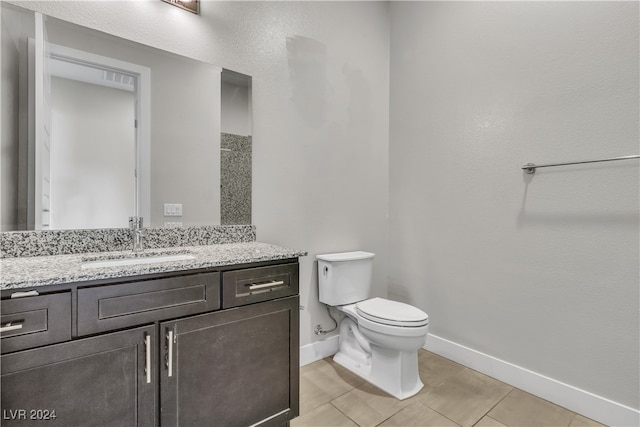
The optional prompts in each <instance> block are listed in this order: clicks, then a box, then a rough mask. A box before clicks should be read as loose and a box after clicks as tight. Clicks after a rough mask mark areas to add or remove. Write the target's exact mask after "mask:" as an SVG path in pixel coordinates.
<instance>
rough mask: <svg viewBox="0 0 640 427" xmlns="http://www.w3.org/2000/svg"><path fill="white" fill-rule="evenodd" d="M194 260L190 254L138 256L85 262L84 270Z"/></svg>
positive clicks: (83, 264)
mask: <svg viewBox="0 0 640 427" xmlns="http://www.w3.org/2000/svg"><path fill="white" fill-rule="evenodd" d="M192 259H196V257H195V256H193V255H188V254H176V255H149V256H136V257H133V258H118V259H105V260H97V261H88V262H83V263H82V268H83V269H85V268H104V267H122V266H127V265H139V264H155V263H158V262H171V261H188V260H192Z"/></svg>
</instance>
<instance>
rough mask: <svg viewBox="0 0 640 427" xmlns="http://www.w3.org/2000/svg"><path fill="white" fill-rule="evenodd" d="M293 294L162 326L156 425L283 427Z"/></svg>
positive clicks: (292, 394) (294, 375)
mask: <svg viewBox="0 0 640 427" xmlns="http://www.w3.org/2000/svg"><path fill="white" fill-rule="evenodd" d="M298 307H299V302H298V297H297V296H296V297H290V298H284V299H280V300H275V301H269V302H263V303H258V304H253V305H249V306H245V307H240V308H234V309H230V310H225V311H221V312H216V313H210V314H204V315H200V316H193V317H190V318H186V319H182V320H178V321H174V322H165V323H163V324H161V325H160V327H161V336H162V337H164V338H163V339H164V340H165V343H164V345H163V350H162V355H161V362H160V363H161V365H164V366H162V368H161V374H160V377H161V381H160V395H161V400H162V403H161V413H162V415H161V422H162V426H176V425H180V426H198V427H205V426H234V427H241V426H250V425H254V424H259V425H265V426H266V425H283V424H286V423H287V421H288V420H290V419H292V418H294V417H296V416H297V415H298V413H299V408H298V381H299V351H300V350H299V336H298V328H299V312H298Z"/></svg>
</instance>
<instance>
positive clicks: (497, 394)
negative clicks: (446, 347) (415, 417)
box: [420, 368, 513, 427]
mask: <svg viewBox="0 0 640 427" xmlns="http://www.w3.org/2000/svg"><path fill="white" fill-rule="evenodd" d="M512 389H513V387H511V386H509V385H507V384H504V383H502V382H500V381H498V380H495V379H493V378H491V377H488V376H486V375H483V374H481V373H479V372H476V371H474V370H471V369H468V368H465V369H463V370H462V371H460V372H458V373H457V374H455V375H453V376H451V377H450V378H448V379H447V381H445V382H443V383H442V384H440V385H438V386H437V387H435V388H434V389H433V390H431V391H429V392H428V393H426V394H423V395H422V396H420V399H421V402H422V403H424V404H425V405H427V406H429V407H430V408H432V409H434V410H436V411H437V412H439V413H441V414H442V415H444V416H445V417H447V418H449V419H451V420H453V421H455V422H456V423H458V424H460V425H461V426H463V427H470V426H472V425H474V424H475V423H476V422H477V421H478V420H480V418H482V417H483V416H484V415H486V413H487V412H488V411H489V410H490V409H491V408H493V406H495V404H496V403H498V402H499V401H500V400H501V399H502V398H503V397H505V396H506V395H507V393H509V391H511V390H512ZM499 421H500V420H499Z"/></svg>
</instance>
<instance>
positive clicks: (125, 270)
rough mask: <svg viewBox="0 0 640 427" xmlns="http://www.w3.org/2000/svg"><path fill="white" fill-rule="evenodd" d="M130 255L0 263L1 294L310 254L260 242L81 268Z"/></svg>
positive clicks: (174, 251)
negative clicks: (172, 257)
mask: <svg viewBox="0 0 640 427" xmlns="http://www.w3.org/2000/svg"><path fill="white" fill-rule="evenodd" d="M133 254H134V253H133V252H131V251H121V252H94V253H85V254H74V255H52V256H37V257H19V258H3V259H0V290H5V289H20V288H31V287H35V286H46V285H57V284H62V283H70V282H82V281H90V280H99V279H109V278H117V277H128V276H136V275H144V274H152V273H165V272H171V271H183V270H194V269H200V268H210V267H219V266H228V265H235V264H246V263H252V262H261V261H274V260H280V259H288V258H297V257H300V256H305V255H306V254H307V253H306V252H304V251H298V250H293V249H288V248H283V247H280V246H276V245H271V244H268V243H260V242H244V243H224V244H219V245H208V246H183V247H179V248H163V249H151V250H146V251H144V252H142V253H141V254H140V253H139V254H138V255H135V256H143V257H144V256H162V255H191V256H193V257H194V258H193V259H187V260H178V261H166V262H157V263H150V264H135V265H127V266H115V267H99V268H82V264H83V263H86V262H91V261H97V260H104V259H121V258H129V257H132V256H133Z"/></svg>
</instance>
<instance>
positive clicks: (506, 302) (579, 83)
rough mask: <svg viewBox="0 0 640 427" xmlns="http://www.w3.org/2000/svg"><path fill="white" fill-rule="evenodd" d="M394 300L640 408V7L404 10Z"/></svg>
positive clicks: (393, 158)
mask: <svg viewBox="0 0 640 427" xmlns="http://www.w3.org/2000/svg"><path fill="white" fill-rule="evenodd" d="M391 17H392V20H391V28H392V33H391V41H392V43H391V122H390V126H391V132H390V135H391V136H390V236H391V238H390V251H389V253H390V258H389V265H390V271H389V276H390V279H389V295H390V296H391V297H397V298H401V299H404V300H407V301H410V302H411V303H413V304H415V305H417V306H419V307H420V308H423V309H424V310H426V311H427V312H428V313H429V317H430V323H429V327H430V332H432V333H433V334H435V335H438V336H440V337H442V338H445V339H447V340H451V341H453V342H455V343H458V344H462V345H464V346H467V347H470V348H472V349H475V350H478V351H481V352H484V353H487V354H489V355H491V356H495V357H497V358H499V359H502V360H505V361H508V362H511V363H514V364H516V365H519V366H522V367H525V368H528V369H530V370H532V371H535V372H538V373H541V374H543V375H546V376H548V377H551V378H554V379H557V380H559V381H562V382H565V383H568V384H571V385H574V386H576V387H579V388H581V389H584V390H587V391H590V392H592V393H595V394H598V395H601V396H604V397H607V398H609V399H612V400H614V401H617V402H619V403H622V404H625V405H629V406H631V407H634V408H638V401H639V399H640V396H639V395H638V390H639V384H638V379H639V372H638V366H639V360H638V349H639V346H640V343H639V341H638V340H639V336H640V331H639V329H638V328H639V319H638V313H639V312H640V307H639V295H638V284H639V280H638V274H639V268H638V259H639V254H638V246H639V245H638V243H639V229H638V218H639V212H638V209H639V200H638V182H639V173H638V171H639V168H638V162H637V161H636V160H634V161H629V162H627V163H624V162H619V163H610V164H595V165H585V166H575V167H562V168H554V169H551V168H549V169H540V170H538V172H536V174H535V176H528V175H526V174H523V172H522V171H521V170H520V166H521V165H522V164H524V163H527V162H538V163H545V162H558V161H571V160H581V159H598V158H606V157H613V156H623V155H631V154H638V141H639V139H640V138H639V134H638V128H639V122H638V117H639V111H638V91H639V88H638V81H639V78H638V77H639V76H638V62H639V61H638V60H639V53H638V52H639V49H638V3H637V2H626V3H624V2H522V3H521V2H477V3H476V2H450V3H449V2H410V3H393V5H392V6H391Z"/></svg>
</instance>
